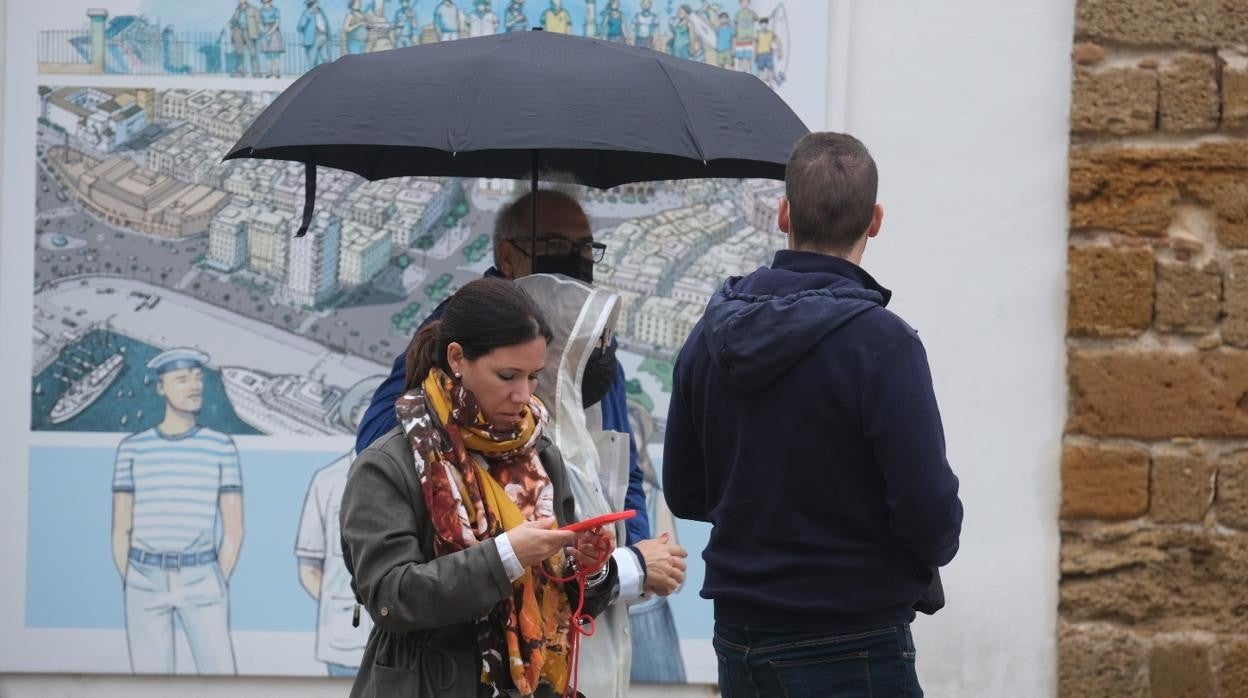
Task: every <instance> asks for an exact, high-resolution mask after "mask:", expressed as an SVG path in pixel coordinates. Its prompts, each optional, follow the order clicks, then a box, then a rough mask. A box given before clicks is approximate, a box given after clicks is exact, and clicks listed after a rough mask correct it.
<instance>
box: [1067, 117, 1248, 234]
mask: <svg viewBox="0 0 1248 698" xmlns="http://www.w3.org/2000/svg"><path fill="white" fill-rule="evenodd" d="M1184 198H1191V199H1195V202H1194V203H1197V204H1199V205H1202V206H1205V207H1207V208H1208V209H1210V211H1211V212H1212V213H1213V214H1214V215H1213V216H1212V220H1213V227H1214V231H1215V232H1216V234H1217V238H1218V241H1219V242H1220V243H1221V244H1222V245H1224V246H1227V247H1248V140H1232V141H1226V142H1218V143H1207V144H1203V145H1200V146H1199V147H1169V148H1135V147H1119V146H1112V147H1077V148H1072V149H1071V152H1070V227H1071V230H1072V231H1074V232H1080V231H1102V230H1103V231H1110V232H1119V233H1124V234H1127V235H1135V236H1143V237H1161V236H1163V235H1164V234H1165V233H1166V230H1167V229H1168V228H1169V226H1170V223H1171V219H1172V211H1171V209H1172V207H1173V206H1174V205H1175V204H1176V203H1178V202H1179V201H1180V200H1182V199H1184Z"/></svg>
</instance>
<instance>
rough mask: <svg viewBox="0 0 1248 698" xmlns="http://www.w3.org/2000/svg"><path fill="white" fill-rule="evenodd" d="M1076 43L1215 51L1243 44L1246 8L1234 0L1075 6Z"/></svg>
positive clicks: (1114, 0)
mask: <svg viewBox="0 0 1248 698" xmlns="http://www.w3.org/2000/svg"><path fill="white" fill-rule="evenodd" d="M1075 34H1076V36H1078V37H1079V38H1080V39H1085V40H1089V41H1097V42H1103V43H1112V44H1126V45H1131V46H1160V47H1170V46H1185V47H1191V48H1215V47H1217V46H1221V45H1235V44H1239V43H1243V42H1244V37H1245V36H1248V4H1245V3H1243V2H1239V1H1238V0H1080V2H1078V3H1077V4H1076V11H1075Z"/></svg>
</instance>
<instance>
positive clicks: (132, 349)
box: [30, 330, 261, 434]
mask: <svg viewBox="0 0 1248 698" xmlns="http://www.w3.org/2000/svg"><path fill="white" fill-rule="evenodd" d="M122 349H124V350H125V357H126V360H125V366H124V368H122V369H121V375H119V376H117V379H116V380H115V381H113V384H112V385H111V386H109V388H108V390H107V391H105V392H104V394H103V395H101V396H100V397H99V398H98V399H97V400H96V401H95V402H94V403H92V404H91V406H90V407H88V408H87V409H85V410H83V412H82V413H81V414H79V415H77V416H76V417H74V418H73V419H70V420H67V421H64V422H61V423H60V424H53V423H52V422H51V421H49V420H48V415H49V414H50V413H51V412H52V407H53V405H55V404H56V401H57V398H59V397H60V396H61V394H62V393H63V392H64V391H65V390H67V389H68V387H69V385H68V384H67V383H65V382H64V381H62V380H61V379H59V378H57V377H56V376H58V375H60V376H65V377H66V378H68V379H70V380H74V379H75V378H77V377H80V376H82V375H84V373H85V372H86V371H89V370H90V368H88V367H87V366H83V365H82V364H81V363H79V361H84V362H86V363H88V364H89V365H95V364H98V363H100V362H102V361H104V360H105V359H107V358H108V357H109V356H111V355H112V354H113V353H115V352H118V351H121V350H122ZM160 352H161V350H160V349H157V348H156V347H153V346H151V345H150V344H144V343H143V342H140V341H138V340H134V339H131V338H129V337H126V336H124V335H120V334H117V333H115V332H108V331H106V330H93V331H91V332H89V333H87V334H86V335H85V336H84V337H83V338H82V339H80V340H78V341H77V342H74V343H73V344H71V345H69V346H68V347H66V348H65V349H64V350H63V351H62V352H61V354H60V356H58V357H57V359H56V360H55V361H53V362H52V364H51V365H50V366H48V367H47V368H45V369H44V370H43V371H42V372H40V373H39V375H37V376H35V377H34V379H33V380H32V382H31V388H30V389H31V407H30V414H31V416H30V428H31V429H34V430H35V431H118V432H126V433H132V432H139V431H143V430H144V429H149V428H151V427H153V426H155V425H157V424H159V423H160V421H161V420H162V419H164V417H165V399H164V398H162V397H161V396H160V395H158V394H157V393H156V376H155V374H154V373H153V372H152V371H149V370H148V369H147V362H148V361H149V360H151V359H152V358H153V357H155V356H156V355H157V354H159V353H160ZM144 377H147V378H148V380H149V382H148V384H147V385H144V384H143V380H144ZM36 387H38V389H39V392H38V393H36V392H35V390H36ZM140 412H142V415H141V416H140V414H139V413H140ZM123 415H124V416H125V417H126V423H125V424H122V423H121V418H122V416H123ZM199 423H200V424H202V425H204V426H206V427H208V428H210V429H215V430H217V431H220V432H224V433H226V434H259V433H261V432H259V431H257V430H256V429H254V428H252V427H251V425H249V424H247V423H246V422H244V421H243V420H241V419H239V417H238V415H237V414H236V413H235V412H234V407H233V405H231V404H230V401H229V398H227V397H226V394H225V385H224V384H223V383H222V382H221V372H220V371H217V370H215V369H206V370H205V371H204V407H203V409H202V410H201V411H200V413H199Z"/></svg>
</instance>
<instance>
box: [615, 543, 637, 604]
mask: <svg viewBox="0 0 1248 698" xmlns="http://www.w3.org/2000/svg"><path fill="white" fill-rule="evenodd" d="M611 557H613V558H615V567H616V570H617V573H618V574H619V578H620V593H619V595H618V596H617V597H616V599H617V600H618V601H623V602H625V603H631V602H633V601H636V600H638V599H640V598H641V593H642V586H643V585H644V584H645V583H646V578H645V576H644V575H642V573H641V562H640V561H639V560H638V559H637V555H636V554H635V553H634V552H633V551H632V550H630V549H629V548H616V549H615V552H613V553H611Z"/></svg>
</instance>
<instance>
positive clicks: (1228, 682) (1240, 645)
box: [1218, 636, 1248, 698]
mask: <svg viewBox="0 0 1248 698" xmlns="http://www.w3.org/2000/svg"><path fill="white" fill-rule="evenodd" d="M1218 698H1248V636H1239V637H1232V638H1230V639H1228V640H1226V641H1225V642H1223V643H1222V667H1221V669H1219V670H1218Z"/></svg>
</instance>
